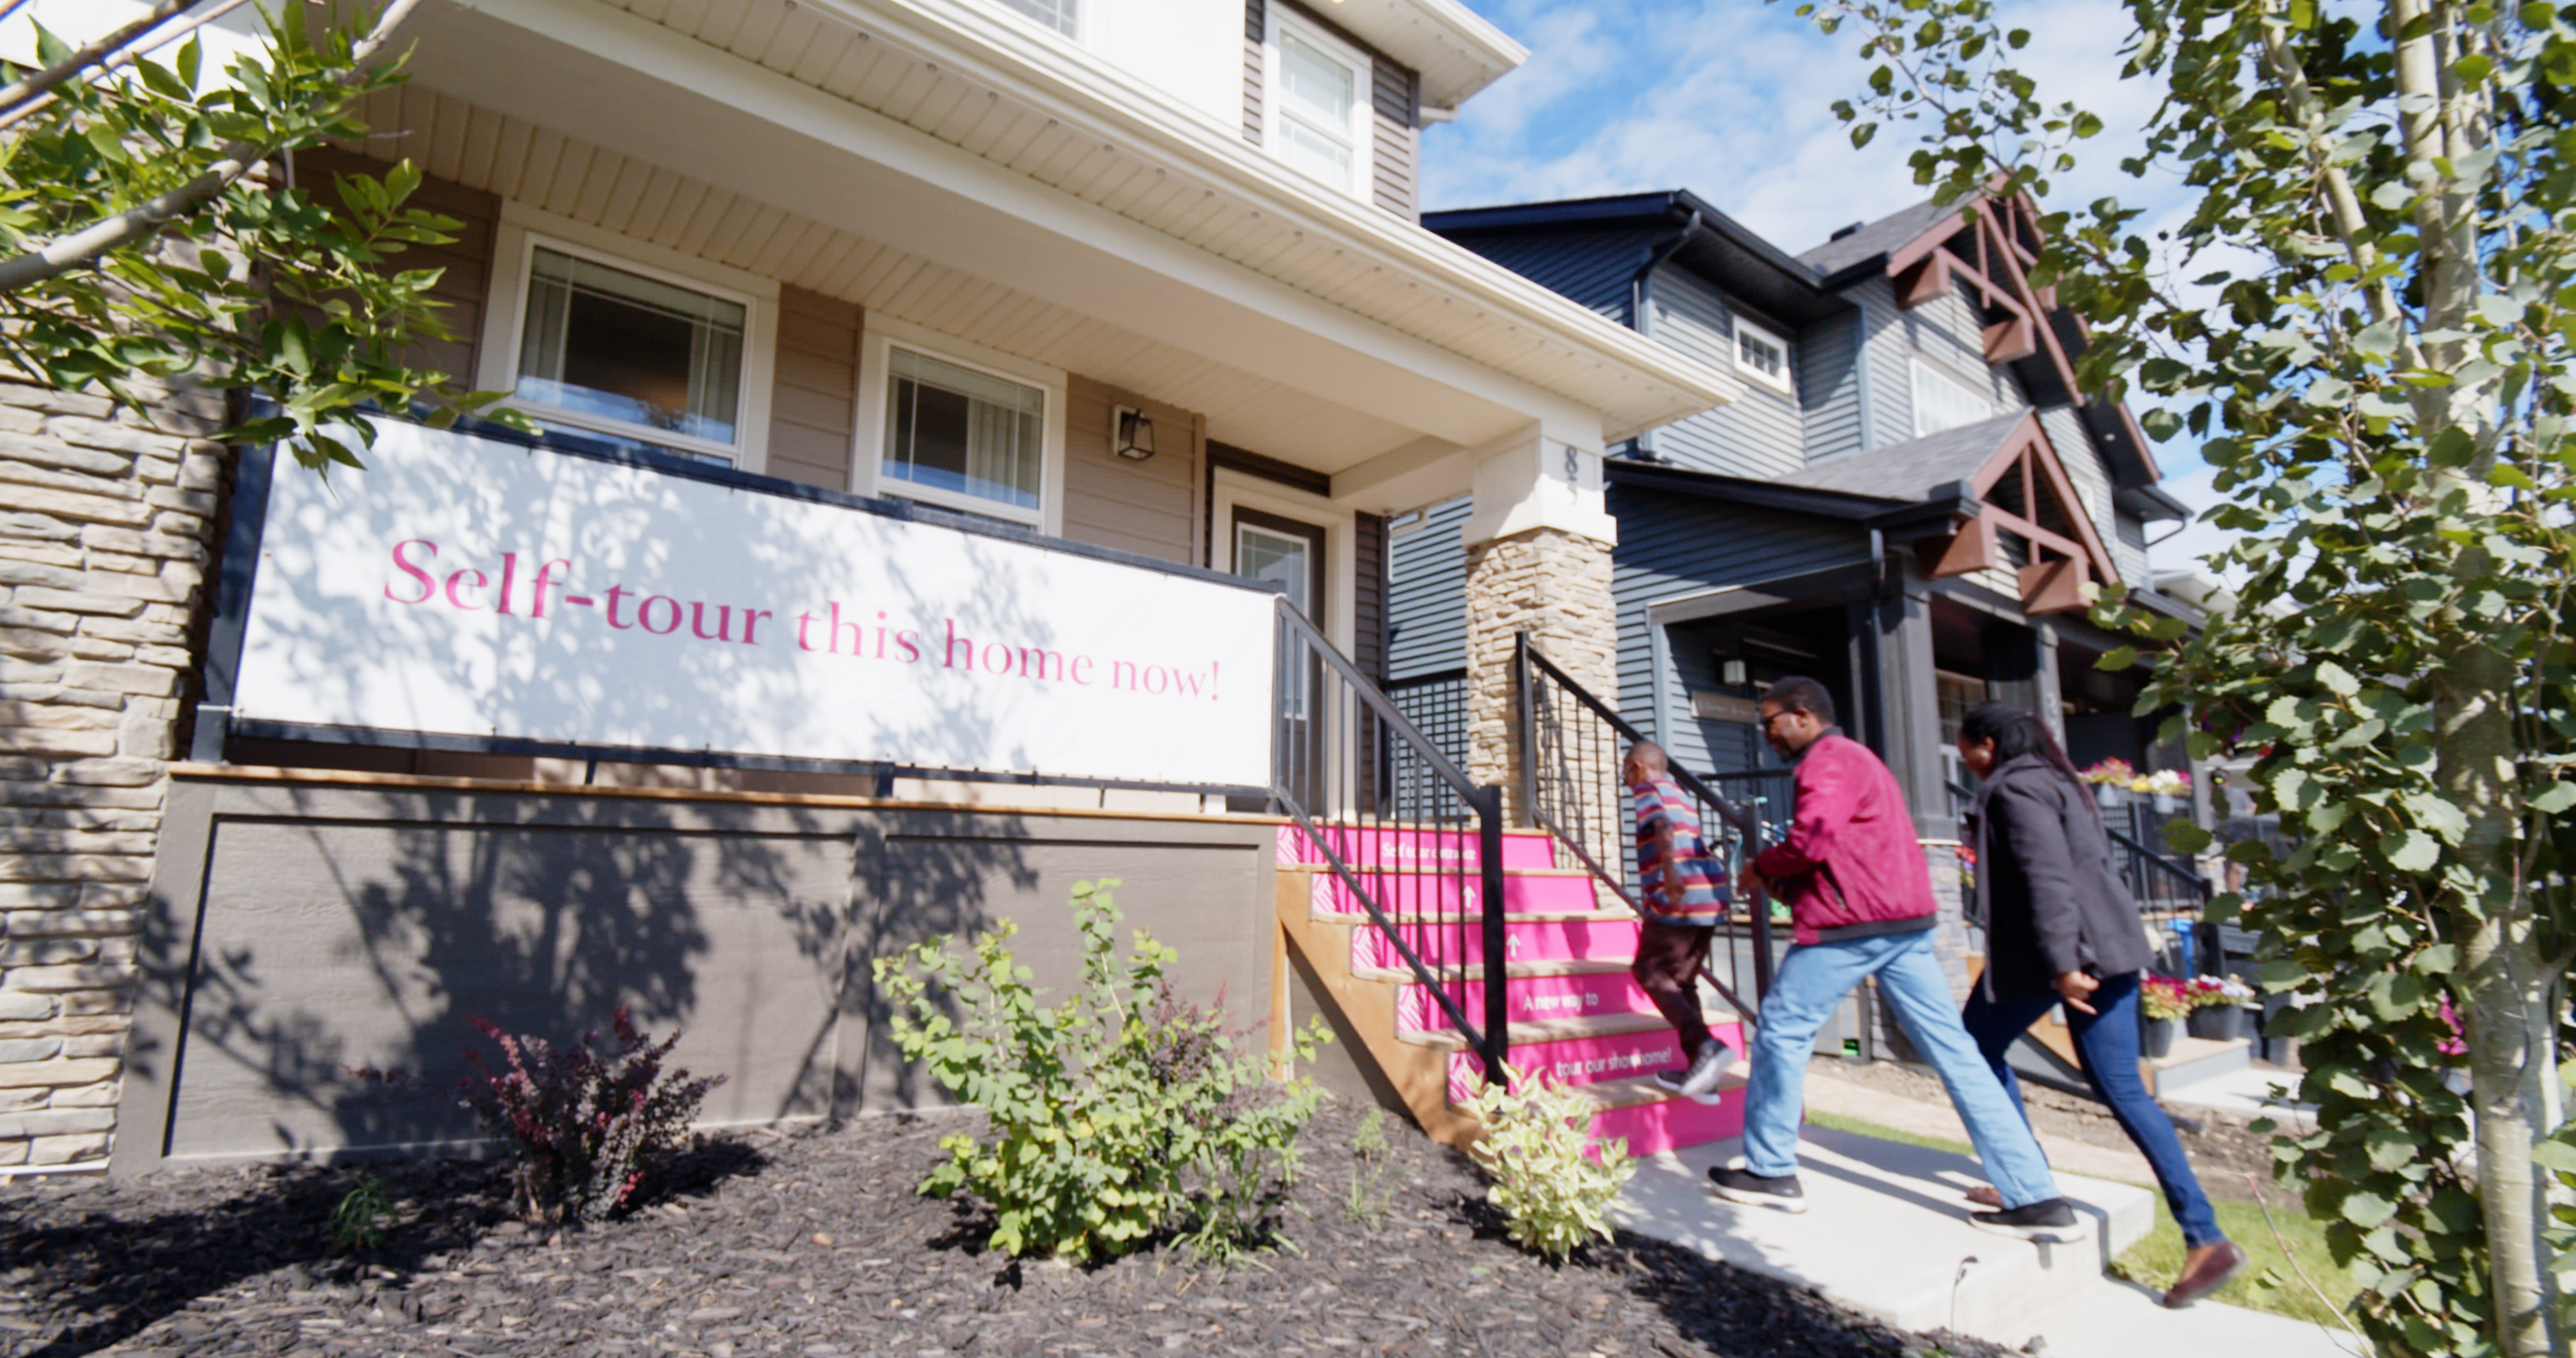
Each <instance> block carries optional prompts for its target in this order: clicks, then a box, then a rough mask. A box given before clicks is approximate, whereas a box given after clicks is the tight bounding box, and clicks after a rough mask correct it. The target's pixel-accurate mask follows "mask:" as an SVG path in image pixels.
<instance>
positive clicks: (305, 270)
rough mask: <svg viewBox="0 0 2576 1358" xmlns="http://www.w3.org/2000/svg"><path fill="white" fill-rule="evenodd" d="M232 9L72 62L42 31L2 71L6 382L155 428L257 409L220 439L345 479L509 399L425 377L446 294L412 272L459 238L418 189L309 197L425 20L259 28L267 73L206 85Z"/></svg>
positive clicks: (109, 38) (61, 43)
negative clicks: (416, 420) (304, 174)
mask: <svg viewBox="0 0 2576 1358" xmlns="http://www.w3.org/2000/svg"><path fill="white" fill-rule="evenodd" d="M239 3H240V0H155V2H154V3H153V4H151V5H150V6H149V7H148V8H147V9H146V10H145V12H144V13H143V14H141V15H140V16H139V17H137V18H135V19H134V20H133V21H132V22H130V23H127V24H125V25H123V26H121V27H118V28H116V29H114V30H112V31H110V32H107V33H105V34H102V35H100V36H98V37H97V38H96V39H95V40H92V41H88V42H85V43H83V44H81V45H80V46H77V47H75V46H74V45H72V43H71V42H70V41H67V40H65V39H64V38H62V37H59V36H57V35H55V34H53V33H51V32H49V31H47V30H45V29H44V28H43V27H41V26H37V27H36V29H35V33H36V50H35V53H34V62H33V64H31V65H27V66H19V65H14V64H7V63H0V80H5V85H4V86H0V369H14V370H15V375H17V376H19V377H20V378H22V379H23V380H27V381H31V382H35V383H38V384H42V385H49V386H52V387H56V388H59V389H62V390H65V391H81V390H85V389H97V390H100V391H103V392H105V393H107V394H109V395H110V396H112V397H114V398H115V399H116V400H117V401H118V402H119V403H120V404H123V405H125V406H127V407H128V408H130V409H132V410H134V411H135V412H136V413H137V414H138V415H139V416H140V417H141V418H143V419H145V420H147V421H150V420H152V419H153V418H154V417H155V413H156V412H155V406H156V402H157V395H158V393H159V392H161V391H166V390H168V389H170V388H173V387H181V386H193V387H197V388H200V389H212V390H216V391H223V392H232V393H240V394H243V395H245V396H250V397H255V398H259V402H260V408H259V410H258V411H256V412H255V413H254V414H252V415H251V416H249V417H247V418H245V419H244V421H243V422H242V423H240V424H238V425H237V426H235V427H233V428H232V429H230V430H228V431H226V432H225V433H224V435H223V437H224V438H226V439H227V440H230V441H234V442H243V443H261V442H269V441H272V440H277V439H287V438H292V439H295V440H296V444H295V447H296V453H297V456H298V457H299V458H300V459H301V460H303V461H304V462H305V464H306V465H308V466H312V467H316V468H321V467H327V466H328V465H329V464H331V463H334V462H337V463H346V464H350V465H355V464H356V463H357V461H358V453H359V450H360V449H361V448H363V447H364V446H365V445H366V444H367V442H368V441H369V440H371V439H372V437H373V433H374V429H373V425H372V423H371V421H370V419H369V412H370V411H371V410H383V411H404V410H407V409H409V408H411V407H413V406H414V405H416V404H426V405H427V406H428V407H429V408H430V409H431V411H432V412H433V413H432V416H431V417H432V418H433V419H434V420H437V421H439V422H442V423H443V422H445V421H447V420H452V419H453V418H454V417H455V416H456V415H457V414H459V413H463V412H470V411H476V410H481V409H483V408H485V407H487V406H488V405H489V404H490V403H491V402H492V401H493V400H495V399H497V398H498V393H477V394H466V393H463V392H461V391H459V390H458V388H457V386H456V384H455V383H454V382H452V381H451V380H450V378H449V376H448V375H447V374H443V373H439V372H435V371H431V370H428V369H425V368H422V367H420V366H417V365H416V363H415V362H414V361H413V358H412V355H413V354H414V353H415V352H416V351H417V349H418V346H420V345H421V344H423V343H425V342H428V341H432V340H438V339H445V338H448V333H447V331H446V329H445V327H444V326H443V325H442V324H441V322H440V320H439V317H438V314H437V307H438V303H437V302H435V301H434V300H433V299H432V298H431V296H430V289H431V288H433V287H434V286H435V285H436V284H437V281H438V272H437V271H436V270H428V269H401V268H398V267H395V266H396V264H397V262H398V257H399V256H400V254H401V253H402V251H403V250H404V249H406V248H407V247H409V246H413V245H421V244H440V243H445V242H446V241H448V240H449V239H451V238H450V237H449V236H448V234H447V233H448V232H451V231H454V230H455V229H457V227H458V225H459V224H458V223H456V222H454V221H452V220H449V219H446V218H443V217H440V216H438V215H436V214H434V213H430V212H426V211H422V210H420V209H417V208H412V207H409V206H406V203H407V200H408V199H409V198H410V196H411V194H412V191H413V190H414V189H416V188H417V187H418V186H419V184H420V171H419V170H418V169H416V168H414V167H413V166H412V165H411V164H410V163H409V162H408V161H406V162H403V163H401V164H398V165H395V166H393V167H391V168H390V169H388V170H387V172H386V173H385V174H383V175H382V176H381V177H378V176H372V175H343V176H333V177H332V179H331V182H330V183H329V184H328V185H325V186H320V187H321V188H323V189H324V190H326V191H321V192H317V191H316V190H317V186H315V185H312V184H309V183H299V182H297V179H296V176H295V162H294V157H295V155H296V153H297V152H299V151H308V150H312V149H315V148H320V147H324V146H327V145H330V144H332V143H334V142H339V141H346V140H349V139H352V138H357V137H361V136H363V135H365V132H366V129H365V127H364V126H363V125H361V124H360V122H359V121H358V119H357V117H356V114H355V109H356V106H357V103H358V101H359V100H360V99H362V98H364V97H365V96H366V95H367V94H369V93H371V92H373V91H375V90H379V89H382V88H385V87H386V86H388V85H390V84H392V83H394V82H396V81H398V80H400V79H401V59H400V54H399V53H398V52H397V51H396V50H395V49H394V46H393V44H394V41H395V39H396V38H397V36H398V31H399V29H400V28H401V26H402V23H403V20H404V19H405V18H406V17H407V16H408V15H409V14H410V13H411V11H412V10H413V9H414V8H416V7H417V6H418V4H419V3H420V0H394V2H393V3H392V4H389V5H386V6H384V7H383V8H381V9H377V8H373V7H369V6H363V5H361V6H344V5H340V4H336V3H335V4H333V5H329V6H322V7H310V6H303V5H292V4H290V5H289V6H288V7H287V8H286V9H285V10H284V11H283V12H280V13H270V12H269V11H267V10H266V9H264V8H263V10H262V11H261V12H262V14H263V16H264V17H265V18H266V19H267V21H268V22H267V24H266V31H267V34H268V41H267V44H266V47H265V50H264V51H260V52H254V53H248V54H245V55H243V56H241V57H240V58H238V59H237V60H235V61H234V62H233V63H232V64H231V66H230V67H229V68H228V69H227V70H225V71H223V72H220V73H217V72H212V71H208V70H207V69H205V64H206V63H205V46H204V37H205V34H204V32H203V31H202V30H203V28H204V26H205V25H207V24H208V23H210V22H212V21H213V20H215V19H217V18H220V17H221V16H222V15H223V14H225V13H227V12H230V11H232V10H234V9H236V8H238V6H239ZM24 4H25V0H0V19H5V18H7V17H8V16H9V15H10V14H11V12H13V11H16V10H18V9H21V8H22V7H23V6H24ZM241 408H242V409H249V407H248V406H247V405H245V406H243V407H241ZM502 418H508V416H507V415H506V413H503V415H502ZM353 445H354V446H353Z"/></svg>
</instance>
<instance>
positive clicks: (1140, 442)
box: [1109, 406, 1154, 462]
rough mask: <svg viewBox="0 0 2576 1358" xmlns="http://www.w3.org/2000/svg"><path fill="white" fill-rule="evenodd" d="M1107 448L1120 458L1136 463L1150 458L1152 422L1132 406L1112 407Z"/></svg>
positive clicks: (1151, 452) (1152, 433)
mask: <svg viewBox="0 0 2576 1358" xmlns="http://www.w3.org/2000/svg"><path fill="white" fill-rule="evenodd" d="M1109 447H1110V450H1111V451H1112V452H1115V453H1117V454H1118V455H1119V456H1120V457H1123V458H1128V459H1130V460H1132V461H1136V462H1142V461H1144V460H1145V459H1146V458H1149V457H1152V456H1153V455H1154V422H1153V421H1152V420H1149V419H1147V418H1145V412H1143V411H1141V410H1138V409H1136V408H1135V407H1133V406H1114V407H1112V408H1111V409H1110V412H1109Z"/></svg>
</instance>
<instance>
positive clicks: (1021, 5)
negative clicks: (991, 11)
mask: <svg viewBox="0 0 2576 1358" xmlns="http://www.w3.org/2000/svg"><path fill="white" fill-rule="evenodd" d="M1002 7H1003V8H1004V9H1010V10H1017V11H1018V12H1020V13H1022V14H1025V15H1027V16H1029V17H1030V18H1032V19H1035V20H1037V21H1038V22H1039V23H1042V24H1045V25H1046V26H1047V27H1049V28H1052V29H1054V30H1055V31H1056V32H1058V33H1061V34H1063V35H1065V36H1066V37H1068V38H1079V37H1081V36H1082V0H1002Z"/></svg>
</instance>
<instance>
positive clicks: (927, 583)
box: [234, 423, 1274, 786]
mask: <svg viewBox="0 0 2576 1358" xmlns="http://www.w3.org/2000/svg"><path fill="white" fill-rule="evenodd" d="M1272 607H1273V605H1272V597H1271V596H1270V595H1268V594H1266V593H1261V592H1258V591H1254V590H1249V589H1241V588H1237V587H1234V586H1230V585H1225V584H1220V583H1217V582H1214V581H1210V580H1204V579H1191V578H1187V577H1184V576H1178V575H1171V574H1166V573H1164V572H1161V571H1155V570H1150V569H1144V568H1140V567H1134V566H1122V565H1118V564H1115V563H1113V562H1108V561H1099V560H1093V559H1091V558H1088V557H1083V556H1077V555H1073V554H1071V553H1066V552H1057V551H1048V550H1046V549H1043V548H1039V547H1033V546H1028V545H1026V544H1022V543H1017V542H1010V541H1006V540H1003V539H999V538H992V537H985V536H981V535H978V534H973V533H965V532H959V531H957V530H955V529H950V528H942V527H937V526H934V525H930V524H921V523H907V522H904V521H902V520H900V519H893V518H887V517H885V516H882V515H877V514H871V513H867V512H865V511H863V510H855V509H847V508H841V507H838V506H833V505H825V504H816V503H812V502H809V501H804V500H797V499H790V498H786V497H782V496H776V495H764V494H760V493H757V492H753V491H741V490H732V489H729V488H726V487H723V486H718V485H712V484H709V483H706V482H703V481H694V480H688V479H685V478H682V477H676V476H666V475H662V474H660V473H657V472H653V471H650V470H647V469H644V468H641V467H630V466H623V465H619V464H614V463H607V462H599V461H594V460H591V459H588V458H580V457H570V456H565V455H563V454H560V453H553V452H545V451H532V450H529V449H525V448H520V447H517V446H515V445H511V444H505V443H499V442H494V441H489V440H484V439H479V438H473V437H470V436H466V435H461V434H451V433H441V432H437V431H433V430H427V429H421V428H417V427H414V426H410V425H396V424H390V423H388V424H386V425H384V426H382V427H381V431H380V433H379V435H378V437H377V440H376V446H375V451H374V452H373V453H371V454H369V455H368V458H367V468H366V470H364V471H355V472H353V471H349V470H346V469H340V470H335V471H333V472H332V473H331V476H330V479H329V481H328V483H327V484H326V483H325V482H324V481H323V480H322V479H321V478H319V477H316V476H314V475H312V474H311V473H309V472H306V471H303V470H301V469H299V468H297V467H295V466H294V465H293V464H292V463H291V462H289V461H288V460H286V459H285V458H283V457H281V458H280V459H279V462H278V467H277V470H276V472H275V476H274V484H273V486H272V488H271V490H270V494H269V502H268V516H267V522H266V527H265V529H264V530H263V533H262V537H261V542H260V560H259V572H258V576H257V583H256V586H255V588H254V590H253V597H252V602H251V609H250V619H249V628H248V632H247V634H246V636H245V638H244V642H243V654H242V665H241V676H240V681H239V684H238V688H237V692H236V695H235V701H234V712H235V714H236V715H237V716H238V717H241V718H246V719H252V720H263V719H264V720H270V721H279V722H291V723H297V724H306V725H320V726H348V727H365V728H372V729H375V730H383V731H417V732H432V733H441V734H447V735H458V736H474V737H485V738H491V737H518V738H525V739H531V740H541V741H561V742H567V743H577V744H585V745H600V746H631V747H641V748H645V749H655V750H690V751H714V752H717V753H723V754H740V755H778V756H787V757H792V758H798V759H821V760H848V761H863V762H864V761H887V762H891V763H895V764H903V765H911V766H916V767H922V768H945V769H980V770H990V771H1010V772H1020V773H1043V774H1060V775H1067V776H1075V777H1087V778H1103V779H1119V780H1125V781H1131V782H1155V783H1188V784H1225V785H1237V786H1261V785H1266V784H1267V783H1268V782H1269V780H1270V712H1271V703H1270V689H1271V682H1272V674H1271V648H1272V645H1273V642H1274V637H1273V633H1272Z"/></svg>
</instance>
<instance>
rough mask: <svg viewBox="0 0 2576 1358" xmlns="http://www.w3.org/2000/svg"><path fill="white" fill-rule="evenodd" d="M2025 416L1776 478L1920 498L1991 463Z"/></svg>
mask: <svg viewBox="0 0 2576 1358" xmlns="http://www.w3.org/2000/svg"><path fill="white" fill-rule="evenodd" d="M2029 418H2030V413H2029V412H2028V411H2020V410H2016V411H2014V412H2013V413H2012V414H2009V415H1998V416H1996V417H1995V418H1993V419H1991V420H1980V421H1978V422H1977V423H1975V424H1963V425H1960V426H1959V427H1958V428H1956V429H1944V430H1942V431H1941V432H1940V433H1937V434H1926V435H1924V436H1923V437H1921V438H1918V439H1908V440H1906V441H1905V442H1903V443H1894V444H1889V445H1888V446H1887V447H1884V448H1873V449H1871V450H1870V451H1868V452H1865V453H1852V454H1850V455H1848V456H1844V457H1837V458H1831V459H1828V460H1826V461H1823V462H1816V463H1811V464H1809V465H1808V466H1806V467H1805V468H1802V469H1801V470H1798V471H1794V472H1791V473H1790V474H1788V475H1787V476H1784V477H1781V478H1780V479H1781V480H1782V481H1785V482H1787V483H1789V484H1790V485H1796V486H1809V487H1813V488H1814V489H1817V490H1834V491H1841V492H1844V493H1846V494H1851V495H1866V496H1869V497H1871V498H1873V499H1878V500H1889V501H1904V500H1921V499H1925V498H1927V497H1929V496H1930V495H1931V494H1932V493H1933V492H1934V491H1935V490H1936V489H1938V488H1941V487H1945V486H1948V485H1949V484H1951V483H1952V482H1956V481H1967V480H1971V479H1973V478H1974V477H1975V476H1976V475H1977V473H1978V472H1980V471H1982V470H1984V469H1985V466H1986V464H1987V463H1988V462H1990V461H1992V460H1993V459H1994V456H1995V451H1996V450H1997V449H1999V448H2001V447H2002V446H2003V444H2004V440H2005V439H2006V438H2008V437H2010V436H2011V434H2012V432H2013V430H2014V429H2015V428H2016V427H2017V426H2019V425H2020V424H2021V423H2022V422H2023V421H2024V420H2027V419H2029Z"/></svg>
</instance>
